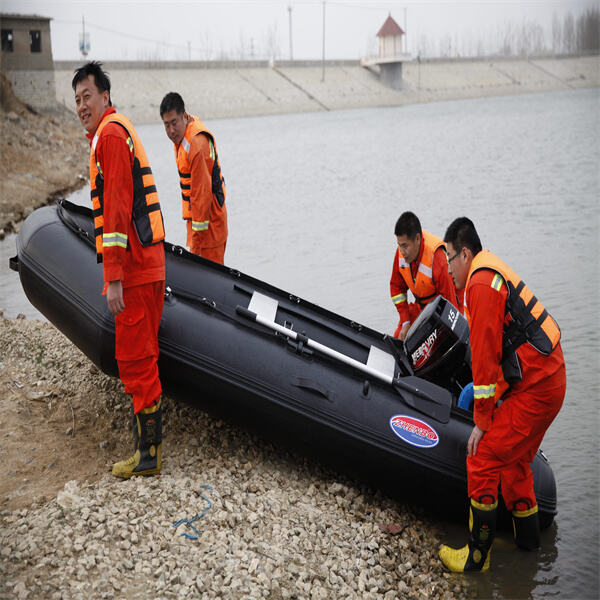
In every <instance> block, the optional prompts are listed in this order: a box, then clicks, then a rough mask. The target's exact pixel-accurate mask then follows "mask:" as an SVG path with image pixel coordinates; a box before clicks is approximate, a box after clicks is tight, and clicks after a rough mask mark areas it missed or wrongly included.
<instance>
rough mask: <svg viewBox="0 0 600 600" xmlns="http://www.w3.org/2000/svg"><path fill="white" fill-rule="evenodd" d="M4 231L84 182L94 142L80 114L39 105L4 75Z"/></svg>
mask: <svg viewBox="0 0 600 600" xmlns="http://www.w3.org/2000/svg"><path fill="white" fill-rule="evenodd" d="M0 84H1V85H2V96H1V100H2V102H1V104H0V237H3V234H4V231H14V230H16V229H17V228H18V223H19V222H20V221H22V220H23V219H24V218H25V217H26V216H27V215H28V214H29V213H31V212H32V211H33V210H34V209H36V208H38V207H40V206H43V205H45V204H47V203H48V202H51V201H52V200H53V199H55V198H58V197H61V196H65V195H67V194H68V193H70V192H71V191H74V190H76V189H78V188H79V187H81V186H82V185H83V184H84V183H85V180H86V178H87V170H88V164H89V145H88V141H87V139H86V137H85V135H84V131H83V129H82V127H81V125H80V123H79V121H78V119H77V117H76V116H75V114H74V113H73V112H71V111H69V110H67V109H65V108H64V107H62V106H59V105H57V108H56V110H55V111H52V112H51V113H40V112H38V111H33V110H32V109H31V108H29V107H28V106H27V105H26V104H25V103H24V102H22V101H21V100H19V99H18V98H16V96H14V94H13V93H12V89H11V88H10V84H8V83H7V82H6V80H5V79H2V80H1V81H0Z"/></svg>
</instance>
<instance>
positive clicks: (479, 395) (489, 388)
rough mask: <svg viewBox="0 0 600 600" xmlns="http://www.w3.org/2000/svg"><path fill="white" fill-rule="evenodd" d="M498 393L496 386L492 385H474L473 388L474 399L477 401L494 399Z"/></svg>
mask: <svg viewBox="0 0 600 600" xmlns="http://www.w3.org/2000/svg"><path fill="white" fill-rule="evenodd" d="M495 393H496V384H495V383H492V384H491V385H474V386H473V397H474V398H475V400H482V399H484V398H492V397H493V396H494V394H495Z"/></svg>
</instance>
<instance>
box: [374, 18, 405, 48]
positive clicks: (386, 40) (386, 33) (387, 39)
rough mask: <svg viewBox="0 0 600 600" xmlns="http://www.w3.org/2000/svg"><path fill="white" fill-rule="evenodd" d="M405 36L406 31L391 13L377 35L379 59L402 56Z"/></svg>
mask: <svg viewBox="0 0 600 600" xmlns="http://www.w3.org/2000/svg"><path fill="white" fill-rule="evenodd" d="M403 35H404V31H403V30H402V28H401V27H400V25H398V23H396V21H394V19H393V18H392V14H391V13H390V14H389V15H388V18H387V19H386V20H385V23H384V24H383V25H382V26H381V29H380V30H379V32H378V33H377V37H378V38H379V58H392V57H394V56H398V55H400V54H402V36H403Z"/></svg>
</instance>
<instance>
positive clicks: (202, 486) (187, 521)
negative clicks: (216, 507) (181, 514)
mask: <svg viewBox="0 0 600 600" xmlns="http://www.w3.org/2000/svg"><path fill="white" fill-rule="evenodd" d="M200 487H201V488H203V489H205V490H212V487H211V486H210V485H201V486H200ZM198 495H199V496H200V498H202V499H203V500H206V502H208V504H207V505H206V506H205V507H204V510H203V511H202V513H201V514H199V515H196V516H195V517H194V518H193V519H179V521H175V523H173V527H174V528H175V529H177V528H178V527H179V526H180V525H181V524H182V523H185V524H186V525H189V526H190V527H191V528H192V529H193V530H194V531H195V532H196V533H197V534H198V535H190V534H189V533H186V532H183V533H182V534H181V535H182V537H184V538H187V539H188V540H197V539H198V538H199V537H200V535H201V534H200V532H199V531H198V530H197V529H196V528H195V527H194V526H193V525H192V523H193V522H194V521H197V520H198V519H201V518H202V517H203V516H204V515H205V514H206V513H207V512H208V511H209V510H210V508H211V507H212V502H211V501H210V500H209V499H208V498H207V497H206V496H204V495H203V494H198Z"/></svg>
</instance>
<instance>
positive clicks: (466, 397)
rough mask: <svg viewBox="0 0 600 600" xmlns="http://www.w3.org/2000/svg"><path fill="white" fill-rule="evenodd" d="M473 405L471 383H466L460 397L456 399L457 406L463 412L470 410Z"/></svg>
mask: <svg viewBox="0 0 600 600" xmlns="http://www.w3.org/2000/svg"><path fill="white" fill-rule="evenodd" d="M472 404H473V382H471V383H467V385H465V387H464V388H463V389H462V392H461V393H460V396H459V397H458V406H459V407H460V408H464V409H465V410H471V405H472Z"/></svg>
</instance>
